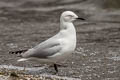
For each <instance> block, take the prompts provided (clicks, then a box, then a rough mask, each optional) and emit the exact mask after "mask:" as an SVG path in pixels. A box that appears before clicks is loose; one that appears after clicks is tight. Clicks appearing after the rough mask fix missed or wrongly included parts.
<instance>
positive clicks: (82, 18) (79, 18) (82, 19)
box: [77, 18, 85, 20]
mask: <svg viewBox="0 0 120 80" xmlns="http://www.w3.org/2000/svg"><path fill="white" fill-rule="evenodd" d="M77 19H80V20H85V19H84V18H77Z"/></svg>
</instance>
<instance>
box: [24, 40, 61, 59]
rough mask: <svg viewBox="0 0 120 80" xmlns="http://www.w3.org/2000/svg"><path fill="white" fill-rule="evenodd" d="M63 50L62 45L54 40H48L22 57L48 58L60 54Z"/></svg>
mask: <svg viewBox="0 0 120 80" xmlns="http://www.w3.org/2000/svg"><path fill="white" fill-rule="evenodd" d="M60 50H61V46H60V43H59V42H57V41H53V40H47V41H45V42H42V43H41V44H39V45H37V46H36V47H34V48H32V49H29V50H28V51H27V52H25V53H24V54H22V57H25V58H27V57H37V58H47V57H49V56H52V55H54V54H56V53H57V52H59V51H60Z"/></svg>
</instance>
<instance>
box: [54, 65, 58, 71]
mask: <svg viewBox="0 0 120 80" xmlns="http://www.w3.org/2000/svg"><path fill="white" fill-rule="evenodd" d="M54 69H55V71H56V73H58V68H57V64H54Z"/></svg>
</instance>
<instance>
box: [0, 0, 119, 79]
mask: <svg viewBox="0 0 120 80" xmlns="http://www.w3.org/2000/svg"><path fill="white" fill-rule="evenodd" d="M66 10H71V11H74V12H75V13H76V14H77V15H78V16H80V17H83V18H85V19H86V21H84V22H82V21H76V22H74V24H75V26H76V30H77V48H76V50H75V52H74V53H73V55H72V57H71V58H72V60H71V58H70V59H68V60H67V61H65V62H63V63H65V64H67V67H65V68H64V67H60V72H59V74H58V75H59V76H61V75H62V76H68V77H77V78H80V79H82V80H119V79H120V76H119V75H120V0H0V65H1V66H2V65H14V66H23V65H24V66H28V67H30V66H33V65H36V63H33V62H31V63H26V62H24V63H17V61H15V60H17V59H18V57H16V56H13V55H10V54H9V53H8V52H9V51H15V50H20V49H28V48H31V47H33V46H35V45H37V44H38V43H40V42H42V41H44V40H46V39H47V38H49V37H51V36H53V35H55V34H56V33H57V32H58V31H59V17H60V15H61V13H62V12H63V11H66ZM44 72H45V71H44ZM44 72H41V73H44ZM46 72H47V73H48V72H50V71H46Z"/></svg>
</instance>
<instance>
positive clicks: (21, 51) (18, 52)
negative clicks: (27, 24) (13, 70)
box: [9, 49, 28, 62]
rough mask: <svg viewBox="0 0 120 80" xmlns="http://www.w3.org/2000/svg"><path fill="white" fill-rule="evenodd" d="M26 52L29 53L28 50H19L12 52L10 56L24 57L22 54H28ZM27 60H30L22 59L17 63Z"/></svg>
mask: <svg viewBox="0 0 120 80" xmlns="http://www.w3.org/2000/svg"><path fill="white" fill-rule="evenodd" d="M26 51H28V50H27V49H25V50H18V51H10V52H9V54H19V55H18V57H22V55H21V54H22V53H24V52H26ZM26 60H28V59H26V58H21V59H18V60H17V61H18V62H21V61H26Z"/></svg>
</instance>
